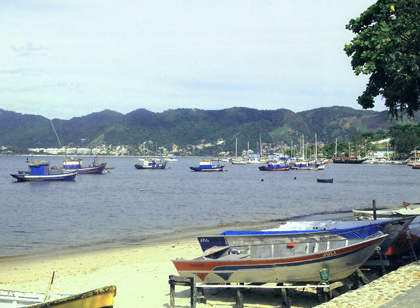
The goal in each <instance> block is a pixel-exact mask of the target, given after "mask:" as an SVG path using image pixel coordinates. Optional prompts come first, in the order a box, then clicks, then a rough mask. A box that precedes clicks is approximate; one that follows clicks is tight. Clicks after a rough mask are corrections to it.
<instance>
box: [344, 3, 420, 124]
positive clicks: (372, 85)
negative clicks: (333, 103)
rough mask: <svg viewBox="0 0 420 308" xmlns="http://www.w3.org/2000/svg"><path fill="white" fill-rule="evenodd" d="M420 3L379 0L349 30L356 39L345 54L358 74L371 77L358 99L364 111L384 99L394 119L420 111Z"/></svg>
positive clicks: (354, 21)
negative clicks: (379, 99) (379, 98)
mask: <svg viewBox="0 0 420 308" xmlns="http://www.w3.org/2000/svg"><path fill="white" fill-rule="evenodd" d="M419 23H420V0H379V1H378V2H377V3H375V4H373V5H372V6H370V7H369V8H368V9H367V10H366V11H365V12H363V13H362V14H361V15H360V17H358V18H356V19H352V20H350V22H349V24H347V25H346V29H348V30H350V31H352V32H354V33H355V34H356V36H355V37H354V38H353V40H352V41H351V43H350V44H345V48H344V51H345V52H346V54H347V56H349V57H352V61H351V65H352V68H353V71H354V73H355V74H356V75H357V76H358V75H359V74H360V73H362V74H365V75H370V77H369V82H368V84H367V85H366V89H365V91H364V92H363V94H362V95H360V96H359V97H358V99H357V102H358V103H359V105H361V106H362V107H363V109H369V108H373V107H374V98H375V97H377V96H382V97H383V98H384V99H385V106H386V107H387V108H388V110H389V112H390V114H391V115H392V116H393V117H402V116H403V114H405V113H406V114H407V115H408V116H410V117H412V116H413V115H414V112H416V111H418V110H419V109H420V90H419V86H420V70H419V67H420V33H419V32H420V27H419Z"/></svg>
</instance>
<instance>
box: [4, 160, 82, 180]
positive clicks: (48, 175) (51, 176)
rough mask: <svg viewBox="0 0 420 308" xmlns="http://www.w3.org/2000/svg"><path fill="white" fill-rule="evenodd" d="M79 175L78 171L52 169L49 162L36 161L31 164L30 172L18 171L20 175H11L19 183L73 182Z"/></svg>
mask: <svg viewBox="0 0 420 308" xmlns="http://www.w3.org/2000/svg"><path fill="white" fill-rule="evenodd" d="M77 173H78V172H77V170H75V171H71V172H66V171H65V170H63V169H50V163H49V162H46V161H39V162H37V161H35V162H33V163H31V164H29V170H28V171H18V174H11V176H12V177H14V178H15V179H17V180H18V182H39V181H73V180H74V179H75V178H76V175H77Z"/></svg>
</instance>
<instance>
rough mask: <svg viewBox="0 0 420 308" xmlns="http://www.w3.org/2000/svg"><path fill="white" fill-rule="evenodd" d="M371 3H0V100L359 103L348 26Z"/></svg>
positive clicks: (216, 105) (159, 108)
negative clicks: (347, 46)
mask: <svg viewBox="0 0 420 308" xmlns="http://www.w3.org/2000/svg"><path fill="white" fill-rule="evenodd" d="M375 2H376V1H373V0H352V1H348V0H318V1H314V0H278V1H275V0H273V1H247V0H238V1H236V0H232V1H229V0H228V1H226V0H223V1H219V0H211V1H210V0H206V1H203V0H194V1H192V0H191V1H188V0H185V1H178V0H161V1H150V0H149V1H143V0H120V1H109V0H101V1H99V0H83V1H82V0H72V1H55V0H54V1H47V0H45V1H42V0H0V29H1V32H0V33H1V36H0V37H1V39H0V109H4V110H9V111H14V112H18V113H22V114H36V115H42V116H44V117H47V118H50V119H54V118H58V119H63V120H68V119H71V118H73V117H81V116H84V115H88V114H91V113H94V112H100V111H103V110H105V109H109V110H113V111H117V112H120V113H123V114H127V113H129V112H131V111H134V110H136V109H139V108H145V109H147V110H150V111H153V112H163V111H165V110H169V109H178V108H198V109H204V110H221V109H226V108H231V107H249V108H256V109H259V110H276V109H280V108H285V109H289V110H292V111H294V112H299V111H305V110H311V109H315V108H320V107H330V106H348V107H352V108H355V109H358V110H361V109H362V107H361V106H360V105H358V104H357V101H356V100H357V97H358V96H359V95H361V94H362V92H363V90H364V89H365V86H366V83H367V82H368V76H356V75H355V74H354V73H353V70H352V68H351V64H350V61H351V58H349V57H347V55H346V54H345V52H344V51H343V48H344V44H345V43H349V42H350V41H351V39H352V38H353V37H354V35H353V33H352V32H350V31H349V30H346V29H345V25H346V24H347V23H348V22H349V21H350V19H352V18H356V17H358V16H360V14H361V13H362V12H363V11H365V10H366V9H367V8H368V7H369V6H370V5H372V4H373V3H375ZM385 109H386V108H385V106H384V102H383V101H381V100H380V99H379V100H378V101H376V106H375V108H374V109H373V110H376V111H382V110H385Z"/></svg>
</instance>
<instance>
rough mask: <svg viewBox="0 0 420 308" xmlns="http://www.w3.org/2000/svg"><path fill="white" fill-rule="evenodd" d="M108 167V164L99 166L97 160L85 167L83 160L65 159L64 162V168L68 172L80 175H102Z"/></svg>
mask: <svg viewBox="0 0 420 308" xmlns="http://www.w3.org/2000/svg"><path fill="white" fill-rule="evenodd" d="M105 167H106V163H101V164H98V163H97V162H96V158H95V159H94V160H93V162H92V164H91V165H87V166H83V159H81V158H79V159H74V158H73V157H71V158H70V159H65V160H64V161H63V168H64V169H66V170H67V171H77V172H78V173H79V174H102V172H103V171H104V169H105Z"/></svg>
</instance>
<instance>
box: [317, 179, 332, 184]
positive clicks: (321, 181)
mask: <svg viewBox="0 0 420 308" xmlns="http://www.w3.org/2000/svg"><path fill="white" fill-rule="evenodd" d="M316 181H317V182H318V183H333V181H334V179H316Z"/></svg>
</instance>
